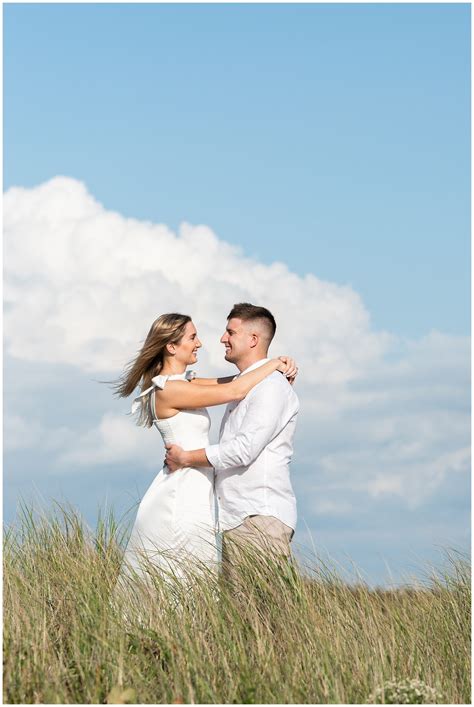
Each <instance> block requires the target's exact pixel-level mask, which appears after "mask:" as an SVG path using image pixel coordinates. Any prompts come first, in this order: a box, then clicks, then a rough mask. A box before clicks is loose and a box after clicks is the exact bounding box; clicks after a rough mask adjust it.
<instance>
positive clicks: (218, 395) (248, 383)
mask: <svg viewBox="0 0 474 707" xmlns="http://www.w3.org/2000/svg"><path fill="white" fill-rule="evenodd" d="M282 358H283V359H284V360H283V361H282V360H281V359H279V358H274V359H271V360H270V361H268V362H267V363H264V364H263V366H259V367H258V368H255V369H254V370H253V371H249V372H248V373H244V375H242V376H239V378H236V379H235V380H231V381H230V382H228V383H222V385H212V384H211V385H189V383H188V382H185V381H167V383H166V385H165V387H164V389H163V390H159V391H157V392H156V393H155V406H156V411H157V414H158V417H167V416H169V415H171V414H172V413H173V411H176V410H189V409H193V408H201V407H210V406H212V405H222V404H223V403H230V402H231V401H232V400H242V399H243V398H245V396H246V395H247V393H249V392H250V390H251V389H252V388H253V387H254V386H256V385H257V383H260V382H261V381H262V380H263V379H264V378H266V377H267V376H269V375H270V374H271V373H273V372H274V371H281V372H282V373H287V371H290V372H291V371H292V370H294V368H295V366H294V362H293V361H292V359H287V358H286V357H282Z"/></svg>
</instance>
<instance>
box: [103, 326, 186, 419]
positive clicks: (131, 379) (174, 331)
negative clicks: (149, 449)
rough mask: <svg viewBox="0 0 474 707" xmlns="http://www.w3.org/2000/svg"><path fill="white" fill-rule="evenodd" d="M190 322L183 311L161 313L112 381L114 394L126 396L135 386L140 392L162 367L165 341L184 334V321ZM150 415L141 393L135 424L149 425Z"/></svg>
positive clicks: (170, 340)
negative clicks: (118, 376) (134, 352)
mask: <svg viewBox="0 0 474 707" xmlns="http://www.w3.org/2000/svg"><path fill="white" fill-rule="evenodd" d="M190 321H191V317H188V315H187V314H176V313H171V314H162V315H161V316H160V317H158V319H155V321H154V322H153V324H152V325H151V327H150V331H149V332H148V335H147V337H146V339H145V343H144V344H143V346H142V348H141V351H140V352H139V354H138V356H137V357H136V358H134V359H133V360H132V361H130V362H129V363H128V364H127V365H126V367H125V369H124V372H123V374H122V375H121V376H120V378H119V379H118V381H117V382H116V383H114V385H113V388H114V392H115V395H117V396H118V397H119V398H127V397H128V396H129V395H131V394H132V393H133V391H134V390H135V388H136V387H137V385H140V388H141V391H142V392H143V391H144V390H146V389H147V388H149V387H150V386H151V385H152V383H151V379H152V378H153V377H154V376H157V375H158V374H159V372H160V371H161V369H162V368H163V363H164V361H163V359H164V355H165V352H166V345H167V344H178V343H179V342H180V341H181V339H182V338H183V335H184V330H185V328H186V324H187V323H188V322H190ZM152 424H153V416H152V414H151V410H150V399H149V397H148V396H145V397H143V398H142V400H141V406H140V414H139V416H138V419H137V425H141V426H142V427H151V426H152Z"/></svg>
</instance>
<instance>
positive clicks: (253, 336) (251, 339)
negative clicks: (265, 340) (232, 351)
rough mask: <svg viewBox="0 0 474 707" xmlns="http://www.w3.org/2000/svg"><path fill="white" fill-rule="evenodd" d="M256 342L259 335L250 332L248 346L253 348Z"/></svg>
mask: <svg viewBox="0 0 474 707" xmlns="http://www.w3.org/2000/svg"><path fill="white" fill-rule="evenodd" d="M258 342H259V337H258V336H257V334H251V335H250V348H251V349H254V348H255V347H256V346H258Z"/></svg>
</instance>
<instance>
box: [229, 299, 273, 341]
mask: <svg viewBox="0 0 474 707" xmlns="http://www.w3.org/2000/svg"><path fill="white" fill-rule="evenodd" d="M233 317H236V318H237V319H241V320H242V321H243V322H253V321H256V320H259V321H260V322H261V323H262V324H263V325H264V327H265V329H266V330H267V332H268V337H267V338H268V343H270V341H271V340H272V339H273V337H274V336H275V332H276V326H277V325H276V322H275V317H274V316H273V314H272V313H271V312H270V310H269V309H267V308H266V307H257V306H256V305H254V304H249V303H248V302H240V303H239V304H234V306H233V307H232V309H231V311H230V313H229V316H228V317H227V319H233Z"/></svg>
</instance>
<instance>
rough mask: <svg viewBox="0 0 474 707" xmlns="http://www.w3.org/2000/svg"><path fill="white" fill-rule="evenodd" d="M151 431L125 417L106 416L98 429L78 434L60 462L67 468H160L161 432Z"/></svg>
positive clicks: (161, 456)
mask: <svg viewBox="0 0 474 707" xmlns="http://www.w3.org/2000/svg"><path fill="white" fill-rule="evenodd" d="M152 432H154V434H150V432H149V431H148V430H146V429H144V428H142V427H136V426H135V425H133V423H131V421H130V420H129V419H128V418H126V417H125V416H119V415H116V414H113V413H107V414H106V415H104V416H103V418H102V420H101V421H100V423H99V425H98V427H97V429H95V428H94V429H91V430H89V431H88V432H85V433H84V434H82V435H78V436H77V437H76V439H75V441H74V443H73V444H72V445H70V446H69V447H68V448H67V449H65V450H63V451H62V453H61V454H60V456H59V458H58V463H59V465H60V466H62V467H66V468H67V467H68V466H73V467H77V466H79V467H83V466H84V467H89V468H93V467H94V466H100V465H103V464H117V465H121V464H123V463H129V464H130V465H132V464H135V465H136V466H140V467H141V468H143V467H145V468H156V469H159V468H161V465H162V461H163V458H164V452H163V444H162V442H161V437H160V435H159V432H158V430H155V429H153V430H152ZM132 468H133V467H132Z"/></svg>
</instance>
